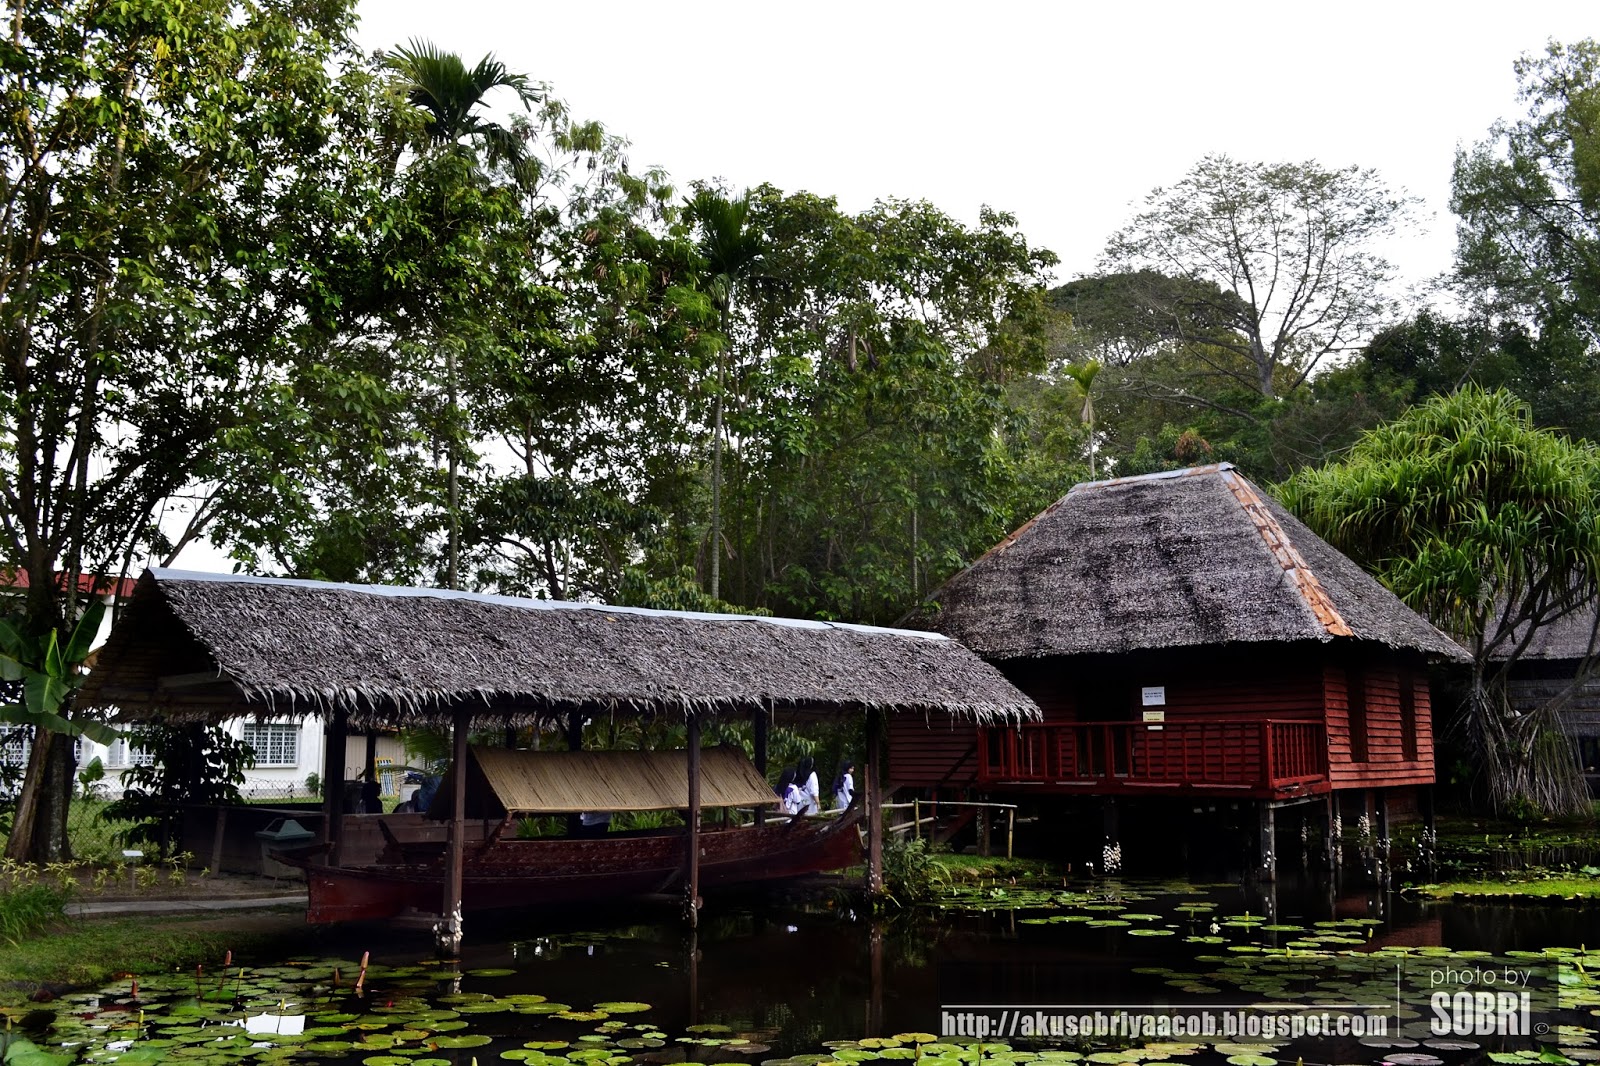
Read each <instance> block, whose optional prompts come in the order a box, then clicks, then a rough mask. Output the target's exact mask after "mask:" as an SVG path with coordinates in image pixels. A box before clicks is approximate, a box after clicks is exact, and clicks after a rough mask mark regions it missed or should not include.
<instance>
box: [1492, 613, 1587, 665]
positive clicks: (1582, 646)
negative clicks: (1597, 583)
mask: <svg viewBox="0 0 1600 1066" xmlns="http://www.w3.org/2000/svg"><path fill="white" fill-rule="evenodd" d="M1596 611H1600V604H1597V603H1595V601H1593V600H1591V601H1589V602H1588V603H1585V604H1581V605H1579V606H1577V607H1575V608H1573V609H1572V610H1570V611H1568V612H1567V613H1566V614H1564V615H1562V616H1561V617H1560V618H1557V619H1555V620H1554V621H1552V622H1546V623H1545V624H1544V625H1542V626H1540V627H1539V628H1538V629H1536V630H1534V633H1533V639H1531V640H1529V641H1528V646H1527V648H1526V649H1525V650H1524V651H1523V652H1522V654H1521V655H1520V656H1519V657H1518V658H1519V659H1520V660H1521V661H1522V662H1535V661H1540V662H1548V661H1563V660H1571V661H1572V662H1573V663H1574V664H1575V665H1576V663H1577V662H1578V661H1579V660H1582V659H1587V658H1589V655H1590V647H1591V643H1592V645H1593V647H1594V649H1595V651H1596V652H1600V636H1597V635H1596V633H1595V626H1596V624H1597V620H1596V618H1595V612H1596ZM1491 632H1492V629H1491ZM1524 632H1526V630H1525V629H1524V628H1523V627H1522V626H1519V627H1518V628H1517V634H1516V638H1515V639H1516V640H1518V641H1520V640H1521V638H1522V634H1523V633H1524ZM1514 647H1515V645H1514V644H1510V643H1508V644H1503V645H1501V646H1500V647H1499V648H1497V649H1496V650H1495V651H1492V652H1490V655H1489V657H1490V658H1492V659H1506V658H1508V657H1509V656H1510V654H1511V652H1512V650H1513V649H1514Z"/></svg>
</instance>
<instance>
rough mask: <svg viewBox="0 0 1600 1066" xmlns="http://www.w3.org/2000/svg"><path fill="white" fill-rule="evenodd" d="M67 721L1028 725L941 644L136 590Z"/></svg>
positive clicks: (413, 604)
mask: <svg viewBox="0 0 1600 1066" xmlns="http://www.w3.org/2000/svg"><path fill="white" fill-rule="evenodd" d="M79 703H80V705H85V706H90V707H100V708H108V709H114V710H115V711H116V713H117V714H118V716H119V717H120V718H122V719H126V720H152V719H159V720H167V721H184V720H187V721H195V720H220V719H223V718H229V717H237V716H240V715H247V714H256V715H259V714H279V715H293V714H306V713H326V712H332V711H342V712H344V713H345V714H347V715H348V717H349V720H350V723H351V725H352V726H353V727H355V728H358V729H361V728H369V727H393V726H395V725H398V724H401V723H402V722H403V723H405V724H408V725H416V724H424V723H427V724H433V725H444V724H448V723H450V722H451V721H452V720H453V717H454V715H455V712H456V711H458V710H461V709H468V710H470V711H471V712H472V714H473V716H474V717H475V718H478V719H479V720H480V721H482V720H494V721H500V720H504V721H506V722H508V723H526V722H532V721H556V720H560V719H564V718H565V716H567V715H568V714H570V713H572V712H575V711H579V712H584V713H590V714H593V713H596V712H607V711H621V712H624V713H634V714H668V715H677V716H682V715H685V714H687V713H689V712H701V713H711V714H716V713H722V712H736V713H741V714H742V713H745V712H749V711H754V710H758V709H761V708H764V707H773V708H776V709H778V710H780V711H785V710H787V711H788V712H791V713H796V714H800V713H838V712H847V711H863V710H868V709H876V710H882V711H915V712H922V713H931V712H946V713H949V714H953V715H958V716H963V717H966V718H970V719H974V720H978V721H1015V720H1017V719H1019V718H1024V717H1034V716H1036V715H1037V714H1038V709H1037V707H1035V705H1034V704H1033V702H1032V701H1031V700H1029V699H1028V697H1026V696H1024V695H1023V694H1022V693H1021V692H1019V691H1018V690H1017V689H1016V688H1014V687H1012V685H1011V684H1010V683H1009V682H1008V681H1006V680H1005V678H1003V677H1002V676H1001V675H1000V674H999V672H998V671H996V670H995V669H993V668H992V667H990V666H988V665H987V664H985V663H984V662H983V661H982V660H981V659H979V658H978V657H977V656H975V655H973V654H972V653H971V652H970V651H968V650H967V649H966V648H963V647H962V646H961V645H960V644H958V643H957V642H956V641H954V640H949V639H946V638H944V637H941V636H936V635H931V634H928V633H919V632H908V631H899V630H891V629H877V628H871V627H867V626H854V625H841V624H833V623H826V622H806V621H796V620H791V619H781V618H757V617H749V616H739V615H711V614H690V613H683V612H672V611H648V610H641V609H635V608H626V607H608V606H604V605H600V604H581V603H561V602H554V601H546V600H525V599H514V598H509V597H500V596H484V595H476V594H471V593H461V592H448V591H442V590H438V589H420V588H399V587H391V586H382V585H338V584H329V583H325V582H316V581H295V580H287V579H279V578H259V577H245V576H238V575H220V574H198V573H188V572H183V571H176V570H150V571H147V572H146V573H145V574H144V576H143V577H141V578H140V579H139V583H138V586H137V589H136V590H135V592H134V595H133V598H132V600H131V602H130V603H129V604H128V606H127V607H126V608H125V612H124V615H123V617H122V618H121V619H120V620H119V622H118V624H117V626H116V628H115V630H114V631H113V632H112V634H111V637H110V640H109V641H108V642H107V643H106V645H105V647H104V649H103V650H102V651H101V654H100V657H99V660H98V664H97V667H96V669H95V670H94V672H93V673H92V674H91V675H90V677H89V678H88V680H87V682H86V684H85V686H84V688H83V689H82V691H81V692H80V694H79Z"/></svg>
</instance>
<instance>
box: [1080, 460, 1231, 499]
mask: <svg viewBox="0 0 1600 1066" xmlns="http://www.w3.org/2000/svg"><path fill="white" fill-rule="evenodd" d="M1232 469H1233V464H1232V463H1210V464H1207V465H1206V466H1186V467H1183V468H1182V469H1179V470H1157V471H1156V472H1155V473H1153V474H1129V475H1128V476H1127V477H1114V478H1110V479H1108V480H1106V481H1080V482H1078V483H1077V484H1076V485H1074V486H1072V488H1070V489H1068V490H1067V495H1068V496H1071V495H1072V494H1073V493H1074V492H1077V491H1078V490H1079V489H1112V488H1116V487H1117V486H1118V485H1132V484H1135V483H1137V482H1140V481H1168V480H1171V479H1173V478H1180V477H1198V476H1200V475H1202V474H1220V473H1223V472H1225V471H1228V470H1232Z"/></svg>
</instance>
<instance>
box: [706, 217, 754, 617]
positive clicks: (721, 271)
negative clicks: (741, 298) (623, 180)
mask: <svg viewBox="0 0 1600 1066" xmlns="http://www.w3.org/2000/svg"><path fill="white" fill-rule="evenodd" d="M689 213H690V217H692V218H693V219H694V220H695V222H696V223H698V224H699V227H700V254H701V255H702V256H703V257H704V258H705V261H706V274H707V278H706V289H707V294H708V295H709V296H710V297H711V303H712V306H713V307H715V308H716V310H717V315H718V318H719V322H720V325H721V329H722V338H723V343H722V347H721V348H719V349H718V350H717V393H716V397H715V400H714V411H713V415H712V430H711V587H710V589H709V590H708V591H709V592H710V594H711V598H712V599H717V598H718V597H719V596H720V593H721V578H722V436H723V432H722V420H723V391H724V380H725V378H726V376H727V373H726V366H727V353H728V351H729V350H730V349H731V348H732V346H733V334H732V331H731V327H732V312H733V302H734V296H735V295H736V293H737V291H738V289H739V288H740V286H741V285H742V284H745V283H747V282H748V281H749V280H750V279H751V278H752V277H753V276H754V275H755V272H756V270H757V268H758V267H759V265H760V262H761V257H762V255H763V253H764V252H765V250H766V246H765V243H764V241H763V240H762V236H761V233H760V231H759V230H757V229H756V228H755V227H754V226H752V225H751V223H750V193H749V192H748V191H747V192H745V194H744V195H743V196H741V197H739V198H738V199H737V200H735V199H732V198H730V197H727V196H724V195H722V194H721V193H718V192H713V191H712V190H710V189H702V190H700V192H699V193H698V194H696V196H695V198H694V199H693V200H691V201H689Z"/></svg>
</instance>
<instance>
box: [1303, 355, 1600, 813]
mask: <svg viewBox="0 0 1600 1066" xmlns="http://www.w3.org/2000/svg"><path fill="white" fill-rule="evenodd" d="M1278 494H1279V497H1280V499H1282V500H1283V501H1284V503H1285V504H1286V505H1287V506H1289V507H1290V508H1291V509H1293V510H1294V511H1295V512H1296V513H1297V514H1298V515H1299V516H1300V517H1301V518H1302V519H1303V520H1304V521H1305V522H1306V524H1307V525H1309V526H1311V528H1312V529H1314V530H1316V531H1317V532H1318V533H1319V534H1321V535H1322V536H1323V537H1325V538H1326V539H1327V540H1329V541H1330V542H1331V543H1333V544H1334V545H1335V546H1336V547H1338V548H1340V549H1341V550H1342V551H1344V552H1346V553H1347V554H1349V555H1350V556H1352V557H1353V558H1355V559H1356V560H1357V561H1359V562H1361V563H1362V564H1363V565H1365V566H1367V567H1368V568H1369V569H1370V570H1372V571H1373V573H1375V574H1376V575H1377V576H1378V577H1379V578H1380V579H1381V580H1382V581H1383V582H1384V583H1385V584H1386V585H1388V586H1389V587H1390V588H1391V589H1393V590H1394V591H1395V593H1396V594H1397V595H1399V597H1400V598H1401V599H1402V600H1404V601H1405V602H1406V603H1407V604H1409V605H1410V606H1412V607H1413V608H1415V609H1417V610H1418V611H1420V612H1421V613H1422V614H1424V615H1426V616H1427V617H1429V618H1431V619H1432V620H1433V621H1434V623H1435V624H1437V625H1438V626H1440V627H1441V628H1443V629H1444V630H1445V631H1446V632H1448V633H1450V634H1451V635H1452V636H1454V637H1455V638H1456V639H1457V640H1458V641H1460V642H1461V643H1462V644H1463V645H1464V646H1465V647H1466V648H1467V650H1468V651H1469V652H1470V653H1471V654H1472V657H1473V673H1472V680H1471V684H1470V689H1469V695H1468V699H1467V702H1466V706H1465V709H1464V715H1465V726H1466V730H1465V732H1466V736H1467V738H1468V741H1469V744H1470V748H1471V754H1472V755H1473V757H1474V761H1475V762H1476V764H1477V765H1478V766H1479V768H1480V769H1481V770H1482V772H1483V773H1484V774H1485V785H1486V787H1487V796H1488V799H1489V800H1490V802H1491V803H1492V804H1493V805H1494V806H1495V808H1496V809H1506V808H1507V807H1508V806H1509V805H1510V804H1512V803H1513V802H1516V801H1517V800H1518V797H1521V799H1522V800H1525V801H1527V802H1530V803H1533V804H1534V805H1536V806H1538V807H1539V808H1541V809H1544V810H1548V811H1553V812H1564V811H1569V810H1576V809H1578V808H1579V807H1586V806H1587V794H1586V793H1585V792H1583V786H1582V781H1581V779H1579V778H1578V775H1577V770H1576V767H1577V761H1576V759H1574V758H1573V756H1572V752H1571V751H1570V750H1569V749H1570V744H1562V743H1560V742H1559V738H1560V737H1561V735H1562V734H1561V731H1560V729H1559V723H1558V722H1557V721H1556V719H1555V717H1554V716H1555V715H1557V714H1558V713H1559V709H1560V707H1561V705H1562V704H1563V703H1564V702H1565V698H1570V694H1571V693H1570V691H1569V692H1568V694H1567V696H1566V697H1564V698H1558V699H1556V700H1553V701H1551V702H1549V703H1547V704H1546V705H1545V707H1544V708H1543V709H1542V710H1540V711H1537V712H1532V713H1517V712H1513V711H1512V710H1511V709H1510V706H1509V703H1508V701H1507V695H1506V680H1507V678H1508V676H1509V674H1510V672H1511V671H1512V670H1513V669H1514V668H1515V666H1516V665H1517V662H1518V659H1519V657H1520V656H1521V654H1522V652H1523V651H1524V649H1525V648H1526V646H1527V641H1528V636H1529V633H1530V632H1531V631H1532V630H1533V629H1536V628H1537V627H1539V626H1543V625H1548V624H1549V623H1551V622H1553V621H1555V620H1557V619H1559V618H1561V617H1563V616H1564V615H1566V614H1568V613H1570V612H1572V611H1574V610H1576V609H1579V608H1580V607H1581V606H1582V605H1584V604H1585V603H1587V602H1590V601H1592V599H1593V598H1594V596H1595V595H1596V591H1597V588H1600V502H1597V501H1600V455H1597V453H1596V452H1595V450H1594V448H1593V447H1592V446H1589V445H1587V444H1578V443H1574V442H1572V441H1570V440H1568V439H1567V438H1565V437H1562V436H1559V435H1557V434H1554V433H1551V432H1548V431H1545V430H1540V429H1537V428H1535V427H1534V425H1533V424H1532V422H1531V420H1530V418H1529V413H1528V409H1527V406H1526V405H1525V404H1523V403H1522V402H1521V401H1519V400H1518V399H1517V398H1516V397H1514V396H1512V395H1511V394H1510V393H1508V392H1504V391H1495V392H1486V391H1484V390H1482V389H1479V388H1477V387H1473V386H1469V387H1467V388H1463V389H1461V390H1459V391H1457V392H1455V393H1452V394H1450V395H1448V396H1435V397H1432V398H1430V399H1428V400H1427V401H1425V402H1423V403H1421V404H1418V405H1417V406H1415V407H1413V408H1411V410H1409V411H1408V412H1406V414H1404V415H1403V416H1401V417H1400V418H1399V419H1396V420H1395V421H1393V422H1390V423H1387V424H1386V425H1383V426H1381V427H1379V428H1377V429H1375V430H1372V431H1371V432H1369V433H1367V434H1366V435H1365V436H1363V437H1362V438H1361V439H1360V440H1359V441H1358V442H1357V443H1356V445H1355V446H1354V447H1353V448H1352V449H1351V451H1350V454H1349V456H1348V458H1346V459H1345V460H1344V461H1342V462H1339V463H1336V464H1331V465H1329V466H1325V467H1322V468H1320V469H1316V470H1305V471H1302V472H1301V473H1300V474H1298V475H1297V476H1296V477H1294V478H1292V479H1291V480H1290V481H1288V482H1286V483H1285V484H1284V485H1282V486H1280V487H1279V490H1278ZM1591 650H1592V649H1591ZM1581 677H1582V671H1580V673H1579V678H1581ZM1577 680H1578V679H1574V682H1573V684H1574V686H1575V685H1576V684H1577Z"/></svg>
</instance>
